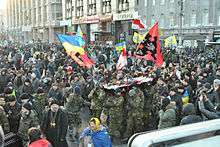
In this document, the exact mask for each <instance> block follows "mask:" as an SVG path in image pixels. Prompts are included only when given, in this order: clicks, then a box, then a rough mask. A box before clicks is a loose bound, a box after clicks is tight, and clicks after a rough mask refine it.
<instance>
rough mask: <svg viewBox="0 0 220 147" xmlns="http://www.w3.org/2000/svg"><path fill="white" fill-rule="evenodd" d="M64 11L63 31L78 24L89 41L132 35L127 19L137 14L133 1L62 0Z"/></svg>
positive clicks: (116, 38)
mask: <svg viewBox="0 0 220 147" xmlns="http://www.w3.org/2000/svg"><path fill="white" fill-rule="evenodd" d="M63 14H64V15H63V20H62V21H61V24H62V25H63V26H64V27H65V28H66V29H65V30H66V32H67V31H73V32H74V31H76V30H77V27H78V26H80V27H81V29H82V31H83V33H85V34H86V37H87V39H86V40H87V41H91V42H94V41H97V42H98V41H101V42H109V41H113V40H116V41H117V40H118V39H121V38H122V39H125V38H127V36H131V35H132V33H128V32H129V30H131V21H130V20H132V19H134V18H138V17H139V15H138V12H137V5H136V1H135V0H63Z"/></svg>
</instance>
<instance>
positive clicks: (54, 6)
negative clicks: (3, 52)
mask: <svg viewBox="0 0 220 147" xmlns="http://www.w3.org/2000/svg"><path fill="white" fill-rule="evenodd" d="M60 20H62V0H7V25H8V28H7V29H8V32H9V35H10V38H11V39H13V40H15V41H22V42H29V41H41V42H54V41H55V33H56V32H62V28H61V27H60V25H59V24H60Z"/></svg>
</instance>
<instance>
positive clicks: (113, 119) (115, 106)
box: [104, 91, 124, 144]
mask: <svg viewBox="0 0 220 147" xmlns="http://www.w3.org/2000/svg"><path fill="white" fill-rule="evenodd" d="M106 98H108V99H107V101H106V103H105V108H104V113H105V114H108V115H109V131H110V134H111V136H112V138H113V142H114V143H116V144H117V143H120V139H121V137H122V131H123V130H122V129H123V104H124V97H123V96H122V95H121V93H119V92H118V93H117V94H115V93H114V92H113V91H108V92H106Z"/></svg>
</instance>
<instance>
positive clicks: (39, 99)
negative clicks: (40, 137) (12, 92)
mask: <svg viewBox="0 0 220 147" xmlns="http://www.w3.org/2000/svg"><path fill="white" fill-rule="evenodd" d="M46 105H47V94H46V93H44V90H43V89H42V88H38V89H37V93H36V94H35V95H34V99H33V109H34V110H35V111H36V113H37V117H38V119H39V121H40V122H41V121H42V119H43V112H44V111H45V106H46Z"/></svg>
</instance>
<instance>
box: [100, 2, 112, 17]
mask: <svg viewBox="0 0 220 147" xmlns="http://www.w3.org/2000/svg"><path fill="white" fill-rule="evenodd" d="M111 9H112V8H111V0H102V13H103V14H105V13H110V12H111Z"/></svg>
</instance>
